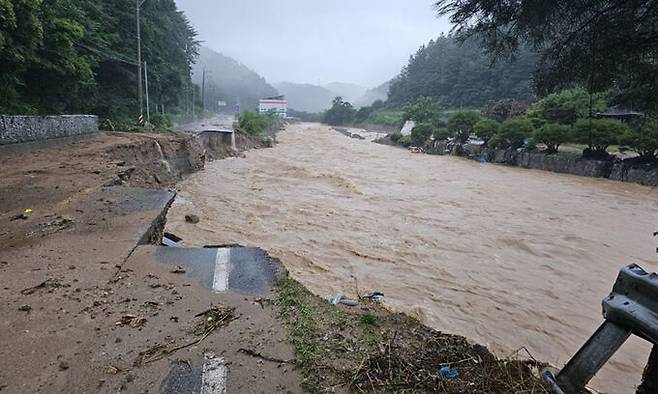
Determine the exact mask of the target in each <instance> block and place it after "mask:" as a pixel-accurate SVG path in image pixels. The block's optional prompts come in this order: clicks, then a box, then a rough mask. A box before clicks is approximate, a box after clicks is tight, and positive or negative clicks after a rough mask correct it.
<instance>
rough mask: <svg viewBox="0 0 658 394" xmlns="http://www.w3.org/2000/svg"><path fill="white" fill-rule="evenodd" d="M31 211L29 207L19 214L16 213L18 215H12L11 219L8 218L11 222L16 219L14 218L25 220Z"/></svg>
mask: <svg viewBox="0 0 658 394" xmlns="http://www.w3.org/2000/svg"><path fill="white" fill-rule="evenodd" d="M31 213H32V209H31V208H28V209H26V210H25V211H23V213H20V214H18V215H15V216H12V217H11V219H9V220H10V221H12V222H13V221H16V220H27V219H29V218H30V214H31Z"/></svg>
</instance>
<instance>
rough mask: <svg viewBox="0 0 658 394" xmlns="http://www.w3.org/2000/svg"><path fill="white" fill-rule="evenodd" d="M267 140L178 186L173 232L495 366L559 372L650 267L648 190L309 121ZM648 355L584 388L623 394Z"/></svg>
mask: <svg viewBox="0 0 658 394" xmlns="http://www.w3.org/2000/svg"><path fill="white" fill-rule="evenodd" d="M278 139H279V144H278V145H276V147H275V148H273V149H264V150H257V151H251V152H248V153H247V154H246V158H241V159H229V160H222V161H216V162H213V163H209V164H208V166H207V169H206V170H205V171H203V172H201V173H197V174H194V175H192V176H190V177H189V178H188V179H187V180H185V181H184V182H182V184H181V185H180V188H181V192H180V194H179V197H178V198H177V200H176V202H175V203H174V206H173V207H172V209H171V211H170V214H169V223H168V230H169V231H171V232H173V233H175V234H177V235H178V236H181V237H182V238H183V239H184V240H186V241H187V242H188V243H189V244H196V245H204V244H232V243H237V244H241V245H245V246H257V247H261V248H263V249H266V250H267V251H268V252H269V253H270V254H272V255H273V256H275V257H278V258H279V259H280V260H281V261H282V262H283V264H284V265H285V266H286V267H287V268H288V269H289V271H290V273H291V275H292V276H293V277H294V278H296V279H298V280H299V281H301V282H302V283H303V284H304V285H306V286H307V287H308V288H309V289H310V290H312V291H313V292H315V293H316V294H318V295H321V296H327V295H330V294H333V293H335V292H338V291H341V292H345V293H347V294H351V295H354V293H355V283H358V288H359V290H360V291H361V292H366V291H372V290H379V291H383V292H384V293H385V295H386V298H385V302H386V305H387V306H388V307H389V308H391V309H392V310H395V311H402V312H405V313H408V314H411V315H413V316H416V317H418V318H419V319H421V320H422V321H423V322H425V323H426V324H428V325H430V326H432V327H434V328H436V329H438V330H441V331H444V332H450V333H455V334H460V335H464V336H466V337H467V338H469V339H470V340H472V341H475V342H478V343H481V344H484V345H487V346H489V347H490V348H491V349H492V350H493V351H495V352H496V353H497V354H498V355H499V356H505V355H509V354H510V353H512V352H513V351H514V350H515V349H518V348H520V347H523V346H525V347H526V348H527V349H528V350H529V351H530V352H531V353H532V354H533V356H534V357H535V358H537V359H539V360H542V361H546V362H550V363H552V364H554V365H556V366H562V365H563V363H564V362H566V361H567V360H568V359H569V358H570V357H571V355H572V354H573V353H574V352H575V351H576V350H577V349H578V348H579V347H580V346H581V345H582V344H583V343H584V342H585V340H586V339H587V338H588V337H589V336H590V335H591V334H592V333H593V332H594V331H595V329H596V328H597V327H598V325H599V324H600V323H601V322H602V317H601V306H600V303H601V300H602V299H603V298H604V297H605V296H606V295H607V294H608V293H609V292H610V290H611V288H612V285H613V283H614V280H615V278H616V276H617V273H618V270H619V269H620V268H621V267H622V266H624V265H626V264H630V263H639V264H640V265H642V266H643V267H644V268H645V269H646V270H658V263H657V260H658V259H657V257H658V256H657V255H656V243H657V242H656V240H655V239H653V237H652V234H653V232H654V231H656V230H657V229H658V191H657V190H655V189H652V188H648V187H643V186H639V185H633V184H624V183H618V182H612V181H608V180H601V179H590V178H583V177H576V176H569V175H560V174H554V173H549V172H542V171H532V170H524V169H519V168H510V167H504V166H499V165H491V164H480V163H477V162H473V161H469V160H465V159H460V158H455V157H446V156H429V155H419V154H412V153H410V152H408V151H405V150H403V149H399V148H395V147H389V146H383V145H378V144H374V143H371V142H369V141H367V140H365V141H364V140H357V139H351V138H348V137H345V136H343V135H342V134H339V133H337V132H336V131H334V130H332V129H330V128H328V127H324V126H319V125H312V124H301V125H292V126H289V127H288V129H287V130H286V131H284V132H282V133H280V135H279V138H278ZM188 213H194V214H197V215H199V216H200V217H201V222H200V223H199V224H197V225H191V224H186V223H185V221H184V219H183V217H184V215H185V214H188ZM355 279H356V280H355ZM649 348H650V347H649V345H648V344H647V343H645V342H643V341H641V340H638V339H634V340H632V341H630V342H629V343H627V344H626V345H625V346H624V347H623V348H622V350H621V351H620V353H618V354H617V355H616V356H615V357H614V358H613V359H612V360H611V362H610V363H609V364H608V365H607V366H606V368H605V370H604V371H603V372H602V373H600V374H599V377H597V380H596V381H595V384H594V387H597V388H598V389H600V390H604V391H607V392H610V393H631V392H634V390H633V387H634V385H636V384H637V383H639V378H640V375H641V372H642V369H643V367H644V365H645V363H646V360H647V357H648V352H649Z"/></svg>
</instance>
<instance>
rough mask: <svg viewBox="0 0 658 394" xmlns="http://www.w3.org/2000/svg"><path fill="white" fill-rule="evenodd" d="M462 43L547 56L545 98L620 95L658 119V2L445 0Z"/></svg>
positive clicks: (541, 81) (542, 79)
mask: <svg viewBox="0 0 658 394" xmlns="http://www.w3.org/2000/svg"><path fill="white" fill-rule="evenodd" d="M436 5H437V8H438V11H439V14H442V15H450V20H451V22H452V23H453V24H455V25H456V31H457V34H458V35H460V36H462V37H477V38H478V39H479V40H480V41H481V42H482V43H483V44H484V46H485V47H486V48H487V50H488V51H489V52H490V53H492V54H493V55H496V56H498V57H500V56H503V57H504V56H506V55H511V54H517V55H518V54H519V53H522V52H519V49H520V48H523V47H524V46H525V45H530V46H532V47H534V48H537V49H538V50H539V51H540V52H541V59H542V61H541V67H540V68H539V69H538V72H537V74H536V76H535V81H536V86H537V88H538V90H539V91H540V92H550V91H555V90H557V89H559V88H563V87H567V86H572V85H573V84H574V83H576V84H579V85H581V86H585V87H587V89H588V91H590V92H602V91H605V90H606V89H609V88H611V87H613V86H614V87H616V89H617V93H618V94H617V100H618V101H619V102H621V103H622V104H626V105H627V106H632V107H634V108H640V109H643V110H645V111H647V112H656V109H657V108H656V106H657V104H658V96H656V95H655V94H652V93H651V92H655V91H656V87H657V83H658V62H656V53H658V34H656V21H657V20H658V1H656V0H633V1H600V0H577V1H574V0H555V1H535V0H520V1H506V2H500V1H495V0H440V1H438V2H437V3H436Z"/></svg>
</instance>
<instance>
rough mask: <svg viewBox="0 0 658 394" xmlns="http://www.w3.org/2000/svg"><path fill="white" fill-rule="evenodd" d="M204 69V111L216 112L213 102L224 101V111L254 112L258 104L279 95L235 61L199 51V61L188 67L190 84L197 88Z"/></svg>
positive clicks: (218, 54)
mask: <svg viewBox="0 0 658 394" xmlns="http://www.w3.org/2000/svg"><path fill="white" fill-rule="evenodd" d="M204 68H205V69H206V94H205V96H206V97H205V100H206V108H207V109H209V110H217V109H218V107H217V102H218V101H225V102H226V103H227V107H226V109H228V110H232V109H233V107H234V106H235V104H238V103H239V104H240V106H241V109H242V110H251V111H253V110H255V109H256V108H257V107H258V100H259V99H261V98H263V97H271V96H276V95H278V94H279V92H278V91H277V90H276V89H275V88H274V87H272V86H271V85H270V84H268V83H267V81H265V79H264V78H263V77H261V76H260V75H258V73H256V72H255V71H253V70H251V69H250V68H248V67H247V66H245V65H243V64H242V63H240V62H238V61H237V60H235V59H233V58H231V57H228V56H225V55H222V54H221V53H218V52H215V51H213V50H212V49H209V48H206V47H201V49H200V50H199V58H198V60H197V62H196V64H194V66H193V67H192V72H193V76H192V80H193V82H194V83H195V84H197V85H199V86H201V83H202V75H203V69H204Z"/></svg>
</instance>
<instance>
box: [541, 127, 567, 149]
mask: <svg viewBox="0 0 658 394" xmlns="http://www.w3.org/2000/svg"><path fill="white" fill-rule="evenodd" d="M534 139H535V141H536V142H541V143H542V144H544V145H546V152H547V153H557V152H558V149H559V148H560V145H562V144H564V143H566V142H569V140H570V139H571V127H569V126H566V125H561V124H555V123H547V124H545V125H543V126H542V127H541V128H540V129H539V130H537V131H535V138H534Z"/></svg>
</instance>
